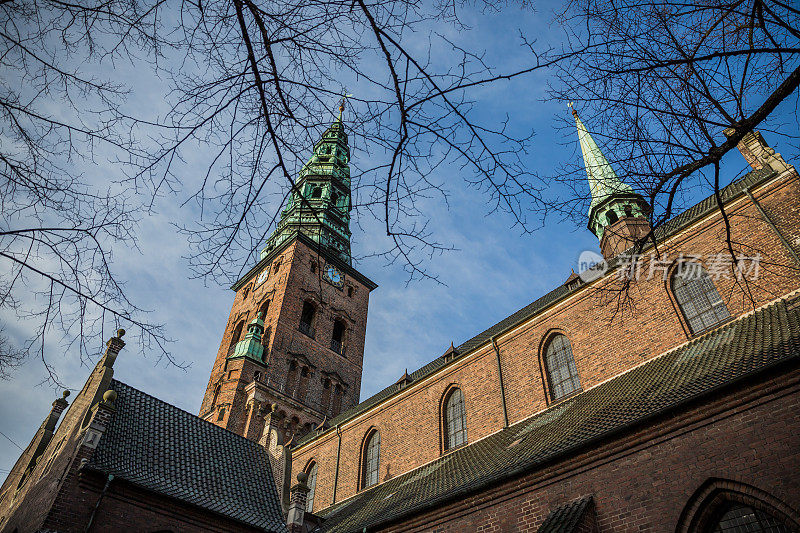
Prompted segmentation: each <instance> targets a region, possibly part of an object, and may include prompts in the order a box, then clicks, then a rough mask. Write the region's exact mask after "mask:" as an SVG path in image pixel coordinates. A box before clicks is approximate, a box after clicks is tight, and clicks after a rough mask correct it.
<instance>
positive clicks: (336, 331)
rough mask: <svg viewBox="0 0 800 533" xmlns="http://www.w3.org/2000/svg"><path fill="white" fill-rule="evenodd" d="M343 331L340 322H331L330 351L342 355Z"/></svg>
mask: <svg viewBox="0 0 800 533" xmlns="http://www.w3.org/2000/svg"><path fill="white" fill-rule="evenodd" d="M344 330H345V325H344V322H342V321H341V320H338V319H337V320H334V321H333V336H332V337H331V350H333V351H334V352H336V353H338V354H339V355H344Z"/></svg>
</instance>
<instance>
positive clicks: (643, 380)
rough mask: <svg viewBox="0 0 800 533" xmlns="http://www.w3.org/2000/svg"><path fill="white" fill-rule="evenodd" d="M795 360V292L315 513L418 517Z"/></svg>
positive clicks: (344, 519) (799, 324)
mask: <svg viewBox="0 0 800 533" xmlns="http://www.w3.org/2000/svg"><path fill="white" fill-rule="evenodd" d="M798 363H800V294H798V293H795V294H793V295H791V296H789V297H787V298H785V299H784V300H781V301H778V302H776V303H773V304H771V305H769V306H766V307H764V308H761V309H759V310H757V311H755V312H753V313H751V314H748V315H745V316H743V317H741V318H739V319H737V320H735V321H733V322H729V323H728V324H726V325H724V326H722V327H720V328H718V329H716V330H713V331H711V332H709V333H706V334H705V335H702V336H700V337H698V338H697V339H694V340H692V341H691V342H688V343H687V344H685V345H682V346H679V347H677V348H674V349H672V350H670V351H668V352H666V353H664V354H662V355H660V356H658V357H656V358H654V359H651V360H650V361H647V362H646V363H644V364H642V365H640V366H638V367H635V368H633V369H632V370H630V371H628V372H626V373H624V374H621V375H619V376H617V377H615V378H613V379H611V380H609V381H606V382H604V383H602V384H600V385H597V386H596V387H593V388H591V389H588V390H586V391H584V392H582V393H580V394H577V395H575V396H573V397H571V398H569V399H567V400H564V401H563V402H561V403H558V404H555V405H553V406H551V407H550V408H548V409H547V410H545V411H543V412H541V413H538V414H536V415H533V416H531V417H529V418H528V419H526V420H524V421H522V422H519V423H516V424H514V425H513V426H510V427H508V428H506V429H504V430H502V431H500V432H498V433H495V434H493V435H490V436H489V437H486V438H484V439H482V440H479V441H476V442H475V443H473V444H470V445H468V446H465V447H463V448H459V449H457V450H455V451H453V452H451V453H449V454H447V455H445V456H443V457H441V458H440V459H438V460H436V461H434V462H432V463H429V464H427V465H425V466H423V467H420V468H418V469H416V470H412V471H410V472H407V473H405V474H403V475H401V476H398V477H396V478H393V479H391V480H389V481H386V482H383V483H381V484H379V485H377V486H375V487H372V488H370V489H367V490H365V491H363V492H361V493H359V494H357V495H355V496H353V497H352V498H350V499H347V500H344V501H342V502H340V503H339V504H337V505H335V506H331V507H329V508H328V509H325V510H323V511H322V512H321V513H319V514H320V515H321V516H322V517H323V518H325V520H326V521H325V530H326V531H330V532H342V533H345V532H348V533H349V532H356V531H362V529H363V528H364V527H368V528H371V527H374V526H376V525H378V524H384V523H387V522H392V521H395V520H398V519H400V518H402V517H404V516H407V515H411V514H418V513H420V512H423V511H424V510H426V509H429V508H431V507H434V506H437V505H441V504H443V503H445V502H447V501H450V500H455V499H458V498H463V497H464V496H466V495H468V494H470V493H474V492H476V491H478V490H480V489H483V488H485V487H487V486H490V485H492V484H495V483H498V482H502V481H503V480H505V479H510V478H514V477H515V476H518V475H521V474H524V473H526V472H529V471H532V470H535V469H536V468H537V467H538V466H541V465H543V464H545V463H547V462H550V461H553V460H556V459H559V458H562V457H564V456H567V455H569V454H572V453H575V452H576V451H577V450H578V449H583V448H586V447H587V446H589V445H591V444H592V443H594V442H597V441H599V440H602V439H607V438H609V437H611V436H612V435H613V434H616V433H618V432H620V431H622V430H624V429H625V428H627V427H630V426H632V425H634V424H641V423H643V422H645V421H647V420H649V419H652V418H653V417H655V416H658V415H659V414H662V413H665V412H667V411H672V410H675V409H676V408H678V407H680V406H682V405H685V404H686V403H688V402H690V401H692V400H695V399H698V398H700V397H702V396H703V395H705V394H708V393H710V392H713V391H715V390H717V389H718V388H720V387H722V386H725V385H729V384H732V383H734V382H737V381H739V380H742V379H744V378H748V377H752V376H753V375H755V374H756V373H759V372H762V371H765V370H766V369H768V368H770V367H774V366H777V365H780V364H790V365H794V366H793V367H795V368H796V367H797V365H798Z"/></svg>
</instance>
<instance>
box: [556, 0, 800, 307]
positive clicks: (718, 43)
mask: <svg viewBox="0 0 800 533" xmlns="http://www.w3.org/2000/svg"><path fill="white" fill-rule="evenodd" d="M558 20H559V22H560V24H561V25H562V27H564V28H565V29H566V30H567V31H568V32H569V38H568V40H567V42H568V45H567V49H568V51H570V52H578V53H574V54H572V55H571V56H570V57H566V56H565V57H564V60H563V61H561V62H559V63H558V64H557V65H556V67H555V69H556V71H557V75H556V77H555V80H554V81H553V82H552V84H551V96H552V97H554V98H556V99H559V100H561V101H562V102H564V103H565V104H566V103H567V102H574V103H575V104H574V105H575V107H576V108H578V109H580V114H581V116H582V118H583V119H584V122H585V123H586V124H587V125H589V127H590V129H591V130H592V132H593V135H594V136H595V137H596V138H597V139H598V140H599V142H600V143H601V144H602V145H603V149H604V151H605V153H606V154H607V155H608V156H609V159H611V160H612V161H613V164H614V166H615V169H616V170H617V172H618V173H619V174H620V176H621V177H622V179H624V180H625V181H627V182H628V183H629V184H631V185H633V186H634V187H635V188H636V189H637V190H638V191H639V192H641V193H642V194H643V195H644V196H645V198H646V199H647V200H648V201H649V203H650V205H651V206H653V212H652V213H651V215H650V218H651V220H650V222H651V226H652V228H653V232H652V233H650V234H649V235H647V236H646V237H644V238H643V239H642V241H641V242H639V243H638V247H637V250H641V249H642V247H643V246H644V245H645V244H646V243H650V242H654V241H655V235H656V233H655V231H656V230H657V228H659V227H661V226H663V225H664V223H665V222H666V221H668V220H669V219H670V218H672V217H673V216H674V215H675V214H676V213H677V212H679V211H680V209H681V208H683V207H685V206H686V203H687V201H689V202H694V201H696V198H697V197H698V196H700V197H702V196H707V195H715V196H716V198H717V202H718V206H719V209H720V210H721V211H722V216H723V218H724V221H725V226H726V235H727V237H726V241H727V243H726V248H727V252H728V253H729V254H730V255H731V257H732V267H735V266H736V261H737V259H736V258H737V257H738V256H739V254H743V255H752V254H754V253H755V252H757V250H748V249H744V248H743V246H744V245H743V244H742V243H740V242H736V240H735V238H733V237H732V234H731V228H730V221H729V219H728V216H727V214H726V212H725V210H724V209H723V205H722V198H721V194H720V191H721V183H722V182H723V179H721V174H720V166H721V165H722V164H723V160H724V159H725V158H726V156H728V155H729V154H730V153H731V151H732V150H733V154H732V155H733V157H734V158H738V159H737V160H736V161H737V162H739V161H741V162H742V163H743V160H742V159H741V156H740V155H739V154H738V151H736V150H735V148H736V146H737V144H738V143H739V141H740V140H741V139H742V138H743V136H744V135H745V134H746V133H748V132H750V131H752V130H754V129H759V130H761V131H763V132H765V133H766V132H770V131H772V132H774V133H777V134H780V135H782V136H783V137H782V138H783V140H784V141H788V142H789V145H790V146H792V145H793V146H794V148H795V150H796V149H797V146H798V145H797V142H798V140H799V139H800V135H798V133H797V130H796V124H795V125H794V126H793V127H792V125H790V126H789V127H788V128H787V127H782V126H784V125H782V124H781V123H780V118H778V117H779V116H780V114H779V113H776V109H778V108H779V106H780V105H783V106H788V107H790V109H791V110H793V112H794V114H795V116H797V112H798V109H797V96H798V86H800V10H798V9H797V6H796V5H794V4H793V3H792V2H784V1H781V0H776V1H771V0H713V1H708V2H682V1H680V0H677V1H673V0H661V1H637V0H623V1H621V2H618V1H615V2H603V1H596V0H586V1H580V0H579V1H575V2H572V3H570V5H569V7H568V8H567V9H565V10H564V11H563V12H562V13H560V15H559V17H558ZM786 115H791V111H790V112H789V113H785V112H784V113H783V116H786ZM566 116H567V115H566V113H565V117H566ZM570 127H574V123H573V122H572V121H570ZM726 129H728V135H727V136H726V135H724V134H723V131H724V130H726ZM726 162H727V160H726ZM747 170H750V169H749V168H748V169H747ZM582 176H583V169H582V168H578V167H577V166H576V167H572V168H569V169H565V171H564V172H563V173H562V174H560V175H559V176H558V178H559V179H560V180H561V181H563V182H565V183H567V184H568V186H570V187H572V190H573V195H572V197H571V198H570V199H569V200H570V201H569V202H566V203H564V204H561V205H559V209H560V210H561V211H562V212H563V213H566V214H568V215H570V216H583V217H585V210H584V207H585V206H586V199H587V190H586V188H585V186H584V187H583V188H581V182H580V180H579V179H576V178H578V177H582ZM656 244H658V243H656ZM765 266H767V267H769V265H768V264H765ZM783 266H788V267H789V268H792V269H794V270H797V267H798V265H796V264H791V265H783ZM628 288H629V287H628V284H623V285H622V286H621V287H620V289H621V292H623V293H625V294H627V290H628ZM744 289H745V290H744V292H745V293H748V291H749V289H748V288H747V287H745V288H744Z"/></svg>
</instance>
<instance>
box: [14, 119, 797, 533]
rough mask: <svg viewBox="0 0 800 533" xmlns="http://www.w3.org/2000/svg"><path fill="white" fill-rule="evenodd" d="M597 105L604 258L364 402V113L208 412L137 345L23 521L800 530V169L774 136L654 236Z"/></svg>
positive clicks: (89, 526) (192, 527)
mask: <svg viewBox="0 0 800 533" xmlns="http://www.w3.org/2000/svg"><path fill="white" fill-rule="evenodd" d="M573 114H574V117H575V121H576V127H577V131H578V140H579V143H580V147H581V152H582V154H583V158H584V164H585V167H586V172H587V179H588V183H589V190H590V192H591V198H592V199H591V204H590V210H589V213H588V216H587V226H588V229H589V230H590V231H592V232H593V233H594V234H595V235H596V236H597V238H598V244H599V249H600V251H601V253H602V259H603V260H602V261H601V262H600V264H599V265H598V266H596V267H595V268H593V269H591V270H589V271H586V272H582V273H581V275H576V274H575V273H574V272H573V273H572V274H569V273H567V272H565V281H564V283H563V284H562V285H560V286H558V287H556V288H554V289H553V290H552V291H551V292H549V293H547V294H545V295H544V296H542V297H540V298H539V299H537V300H535V301H533V302H532V303H531V304H530V305H528V306H526V307H525V308H523V309H520V310H519V311H517V312H516V313H514V314H512V315H511V316H509V317H507V318H505V319H503V320H501V321H500V322H498V323H497V324H495V325H494V326H492V327H491V328H489V329H487V330H486V331H483V332H481V333H478V334H477V335H475V336H474V337H473V338H471V339H469V340H467V341H466V342H463V343H462V344H460V345H459V346H454V345H451V346H450V347H449V348H447V349H446V350H443V353H442V355H440V356H438V357H435V358H434V359H432V360H431V362H430V363H428V364H427V365H425V366H424V367H422V368H420V369H418V370H416V371H414V372H412V373H410V374H409V373H405V374H404V375H403V376H399V379H398V380H397V382H395V383H393V384H391V385H389V386H388V387H387V388H385V389H384V390H382V391H380V392H379V393H377V394H376V395H374V396H372V397H371V398H368V399H366V400H364V401H359V391H360V387H361V378H362V376H361V373H362V367H363V359H364V355H365V354H364V339H365V333H366V324H367V307H368V302H369V293H370V291H372V290H374V289H375V288H376V287H377V285H376V284H375V283H374V282H372V281H370V279H369V278H367V277H366V276H365V275H364V274H362V273H360V272H359V271H358V270H357V269H356V268H354V267H353V265H352V261H351V256H350V230H349V216H350V210H351V200H350V194H351V191H350V175H349V167H348V163H349V148H348V143H347V135H346V132H345V128H344V125H343V124H342V121H341V117H340V119H339V120H337V121H336V122H335V123H334V124H333V125H331V126H330V127H329V128H328V129H327V130H326V131H325V133H324V134H323V136H322V138H321V140H320V141H319V142H318V143H317V144H316V145H315V147H314V152H313V155H312V157H311V159H310V160H309V162H308V163H307V164H306V165H305V166H304V168H303V170H302V171H301V174H300V176H299V177H298V180H297V182H296V186H295V188H294V189H293V191H292V194H291V196H290V199H289V202H288V204H287V206H286V207H285V209H284V210H283V212H282V218H281V221H280V223H279V224H278V226H277V228H276V230H275V232H274V233H273V234H272V236H271V237H270V238H269V240H268V241H267V244H266V246H265V248H264V249H263V250H262V252H261V258H260V261H259V262H258V264H256V265H255V266H254V267H253V268H252V269H251V270H250V271H249V272H248V273H247V274H245V275H244V276H243V277H242V279H241V280H239V281H238V282H237V283H236V284H235V285H234V286H233V289H234V291H235V292H236V296H235V299H234V303H233V305H232V309H231V313H230V317H229V320H228V323H227V325H226V330H225V332H224V334H223V338H222V341H221V344H220V347H219V350H218V352H217V355H216V357H215V360H214V362H213V366H212V370H211V375H210V379H209V382H208V386H207V389H206V392H205V395H204V397H203V400H202V405H201V407H200V411H199V413H198V415H197V416H194V415H190V414H189V413H185V412H183V411H180V410H178V409H176V408H174V407H172V406H169V405H168V404H164V402H160V401H158V400H156V399H155V398H152V397H149V396H147V395H146V394H144V393H142V392H140V391H136V390H135V389H133V388H131V387H129V386H127V385H125V384H124V383H122V382H120V381H116V380H114V379H112V375H113V369H112V367H113V361H114V359H115V358H116V356H117V354H118V353H119V350H120V349H121V347H122V345H124V343H122V341H121V336H119V335H118V336H117V337H115V338H114V339H112V340H111V341H109V350H108V351H107V352H106V355H105V356H104V357H103V359H102V360H101V361H100V362H99V363H98V367H97V368H96V369H95V371H94V372H93V374H92V376H91V377H90V379H89V381H87V385H86V387H85V388H84V390H83V391H82V392H81V393H80V394H79V395H78V398H76V400H75V401H73V403H72V405H71V406H70V407H69V409H68V410H67V412H66V415H64V419H63V420H62V421H61V423H60V424H57V421H58V419H59V418H60V416H61V413H62V412H63V411H64V410H65V408H66V407H67V401H66V399H65V398H63V399H59V400H56V402H55V403H54V408H53V411H52V412H51V414H50V415H49V416H48V417H47V418H46V419H45V421H44V423H43V424H42V427H41V428H40V430H39V432H38V433H37V436H36V437H35V438H34V441H32V442H31V444H30V446H29V447H28V449H27V450H26V451H25V453H24V454H23V456H22V457H21V458H20V460H19V461H18V463H17V465H16V466H15V467H14V470H13V471H12V475H10V476H9V479H7V480H6V482H5V483H4V485H3V487H2V489H0V530H2V531H8V532H12V531H13V532H17V531H18V532H23V531H89V530H91V531H105V530H111V529H115V530H116V529H120V528H123V529H126V528H125V527H124V526H125V525H128V527H127V529H129V530H136V531H208V530H213V531H291V532H293V533H294V532H312V531H320V532H323V531H330V532H343V533H344V532H348V533H349V532H354V533H355V532H377V531H398V532H399V531H436V532H471V531H476V532H477V531H487V532H488V531H498V532H543V533H547V532H622V531H625V532H628V531H664V532H667V531H669V532H740V531H767V532H794V531H800V474H798V472H800V176H798V173H797V171H796V170H795V168H794V167H793V166H791V165H790V164H788V163H786V162H785V161H784V160H783V158H782V157H781V156H780V154H777V153H776V152H775V151H774V150H772V149H771V148H770V147H769V146H767V145H766V143H765V142H764V139H763V138H762V137H761V136H760V135H759V134H758V133H757V132H753V133H751V134H749V135H748V136H746V137H745V139H744V140H743V141H742V142H741V143H740V145H739V150H740V151H741V153H742V155H743V156H744V157H745V158H746V160H747V161H748V163H749V164H750V165H751V167H752V170H751V171H750V172H749V173H748V174H746V175H745V176H743V177H742V178H739V179H737V180H735V181H733V182H732V183H731V184H730V185H728V186H727V187H725V188H724V189H723V190H721V191H720V194H719V196H718V197H717V196H712V197H709V198H706V199H704V200H703V201H701V202H699V203H698V204H696V205H694V206H693V207H691V208H689V209H688V210H686V211H685V212H683V213H681V214H679V215H678V216H676V217H674V218H673V219H671V220H669V221H668V222H666V223H665V224H663V225H661V226H660V227H658V228H656V229H655V230H654V231H651V228H650V226H649V222H648V214H649V212H650V209H651V207H650V206H649V205H648V203H647V201H646V200H645V199H644V198H643V197H642V196H640V195H639V194H637V193H636V192H635V191H634V190H633V189H632V188H631V187H630V186H629V185H627V184H626V183H624V181H623V180H621V179H619V178H618V176H617V175H616V173H615V172H614V170H613V168H612V166H611V165H610V164H609V162H608V161H607V160H606V159H605V157H604V156H603V153H602V150H601V148H600V147H599V146H598V144H597V143H596V142H595V140H594V139H593V138H592V135H591V134H590V132H589V131H588V130H587V128H586V127H585V125H584V124H583V122H582V121H581V120H580V118H579V117H578V115H577V114H576V113H574V112H573ZM721 208H722V209H721ZM723 212H724V216H723ZM726 221H727V223H726ZM729 234H730V235H729ZM645 236H649V237H650V238H649V239H648V240H647V242H645V244H644V245H639V244H636V243H639V242H641V239H642V237H645ZM731 249H732V250H733V252H734V253H733V254H731ZM568 274H569V275H568ZM165 450H167V451H165ZM12 478H13V479H12ZM20 479H21V480H20Z"/></svg>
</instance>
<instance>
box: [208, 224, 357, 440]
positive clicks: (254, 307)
mask: <svg viewBox="0 0 800 533" xmlns="http://www.w3.org/2000/svg"><path fill="white" fill-rule="evenodd" d="M326 264H327V263H326V260H325V258H324V257H323V256H322V255H320V254H319V253H317V251H315V250H313V249H312V248H310V247H309V246H307V245H306V244H304V243H303V242H301V241H300V240H295V241H294V242H292V243H291V244H290V245H289V246H287V247H286V248H285V249H284V250H282V251H280V253H279V254H278V255H276V257H274V258H273V259H272V260H271V261H270V262H269V264H267V265H266V266H265V267H264V268H269V269H270V275H269V277H268V278H267V279H266V281H264V282H263V283H261V284H256V283H255V281H248V282H247V283H245V284H244V285H243V287H242V288H240V289H239V290H238V291H237V293H236V297H235V299H234V301H233V304H232V306H231V313H230V317H229V319H228V324H227V326H226V329H225V333H224V335H223V337H222V342H221V344H220V347H219V350H218V352H217V357H216V359H215V361H214V365H213V367H212V370H211V375H210V378H209V383H208V387H207V389H206V394H205V396H204V398H203V402H202V405H201V408H200V416H201V417H203V418H206V419H207V420H210V421H212V422H214V423H216V424H218V425H221V426H223V427H226V428H228V429H230V430H232V431H235V432H236V433H239V434H244V430H245V425H246V421H247V418H248V414H249V411H250V409H251V408H253V405H252V404H248V401H247V400H248V397H247V394H246V393H245V387H247V386H248V385H249V384H250V383H252V382H253V380H254V375H255V373H256V372H259V373H260V375H261V377H260V380H261V381H262V382H263V383H264V384H265V385H266V387H268V390H269V391H270V392H269V398H267V399H266V400H264V401H265V402H269V403H272V402H275V403H278V404H279V406H280V409H281V411H282V413H281V414H282V415H283V416H284V418H285V419H286V422H287V425H289V426H290V427H289V428H288V430H289V433H293V432H295V430H297V431H298V432H303V431H304V427H305V428H307V427H308V426H309V425H314V426H316V425H317V424H319V423H320V422H321V421H322V420H323V419H324V418H325V416H327V417H328V418H330V417H332V416H335V414H338V413H339V412H340V411H342V410H344V409H347V408H349V407H351V406H353V405H355V404H356V403H358V400H359V393H360V389H361V367H362V360H363V357H364V338H365V333H366V323H367V307H368V304H369V288H368V287H367V286H366V285H364V284H363V283H362V282H361V281H359V280H358V279H356V278H355V277H353V276H349V275H348V274H347V273H346V272H345V273H344V278H345V279H344V284H343V286H342V287H341V288H337V287H334V286H333V285H331V284H330V283H328V282H326V281H325V280H324V278H323V270H324V268H325V265H326ZM312 265H313V267H312ZM266 300H270V305H269V309H268V311H267V314H266V316H265V317H264V323H265V324H264V327H265V329H266V330H267V331H269V332H270V337H269V343H268V345H267V346H266V348H265V350H266V356H265V364H259V363H257V362H254V361H251V360H249V359H247V360H243V359H235V360H231V361H227V360H226V358H227V355H228V351H229V347H230V346H231V342H232V339H233V337H234V334H235V330H236V328H237V324H239V323H240V322H243V323H244V324H245V329H244V331H246V324H247V323H249V322H250V321H251V320H252V319H253V318H255V316H256V314H257V313H258V311H259V309H261V306H262V304H263V302H264V301H266ZM305 301H310V302H313V303H314V305H315V306H316V308H317V310H316V314H315V318H314V321H313V324H312V327H313V329H314V335H313V338H311V337H310V336H309V335H307V334H305V333H302V332H301V331H300V330H299V329H298V326H299V324H300V317H301V314H302V309H303V303H304V302H305ZM334 320H340V321H342V322H344V323H345V324H346V326H347V327H346V330H345V334H344V346H345V351H344V352H345V353H344V355H340V354H338V353H336V352H334V351H333V350H332V349H331V338H332V335H333V325H334ZM243 335H244V333H243V334H242V336H243ZM292 361H294V362H295V364H296V365H297V370H295V374H293V375H292V385H291V386H290V387H288V388H287V377H288V376H289V375H290V370H289V368H290V366H289V365H290V364H291V362H292ZM303 367H306V370H303ZM304 372H305V375H303V373H304ZM325 380H328V383H329V389H328V392H326V390H325V388H324V383H325ZM217 385H219V386H220V392H219V394H218V396H217V399H216V403H214V401H213V400H214V390H215V387H216V386H217ZM337 385H339V387H341V395H340V397H339V399H338V400H337V399H336V398H335V396H336V390H337V387H336V386H337ZM220 406H224V407H225V415H224V417H223V418H222V420H218V418H219V416H218V415H219V408H220ZM257 407H258V406H256V408H257ZM252 438H253V439H254V440H257V439H258V438H259V436H258V435H252Z"/></svg>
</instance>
